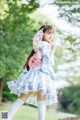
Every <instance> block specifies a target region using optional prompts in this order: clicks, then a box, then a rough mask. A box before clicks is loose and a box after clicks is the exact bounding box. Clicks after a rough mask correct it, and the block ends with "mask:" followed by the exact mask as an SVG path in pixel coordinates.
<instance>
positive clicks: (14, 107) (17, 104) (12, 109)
mask: <svg viewBox="0 0 80 120" xmlns="http://www.w3.org/2000/svg"><path fill="white" fill-rule="evenodd" d="M23 104H24V101H23V100H21V99H20V98H18V99H17V100H16V101H15V102H14V103H13V104H12V106H11V107H10V109H9V111H8V120H12V118H13V117H14V115H15V114H16V112H17V111H18V109H19V108H20V107H21V106H22V105H23Z"/></svg>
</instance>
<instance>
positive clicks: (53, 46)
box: [50, 42, 56, 52]
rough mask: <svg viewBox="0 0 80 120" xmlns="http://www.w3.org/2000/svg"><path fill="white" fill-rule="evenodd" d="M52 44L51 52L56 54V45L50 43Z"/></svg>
mask: <svg viewBox="0 0 80 120" xmlns="http://www.w3.org/2000/svg"><path fill="white" fill-rule="evenodd" d="M50 44H51V52H54V51H55V47H56V46H55V44H54V43H53V42H51V43H50Z"/></svg>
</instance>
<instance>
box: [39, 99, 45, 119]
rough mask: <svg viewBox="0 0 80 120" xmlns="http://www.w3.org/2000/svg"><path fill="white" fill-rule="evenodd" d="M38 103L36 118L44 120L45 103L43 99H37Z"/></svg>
mask: <svg viewBox="0 0 80 120" xmlns="http://www.w3.org/2000/svg"><path fill="white" fill-rule="evenodd" d="M37 103H38V120H45V112H46V105H45V100H43V101H41V100H40V101H39V100H38V101H37Z"/></svg>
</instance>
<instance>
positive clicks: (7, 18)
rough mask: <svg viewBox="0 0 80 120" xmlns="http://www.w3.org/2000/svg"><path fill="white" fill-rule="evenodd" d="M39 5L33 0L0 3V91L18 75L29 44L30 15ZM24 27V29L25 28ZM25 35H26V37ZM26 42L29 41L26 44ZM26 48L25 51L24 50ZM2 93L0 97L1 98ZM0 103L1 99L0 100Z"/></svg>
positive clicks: (5, 0)
mask: <svg viewBox="0 0 80 120" xmlns="http://www.w3.org/2000/svg"><path fill="white" fill-rule="evenodd" d="M38 7H39V4H38V3H36V2H35V0H30V1H28V4H22V0H4V1H2V0H1V1H0V90H1V91H2V88H3V84H2V81H3V80H4V79H5V81H4V83H5V82H6V81H8V80H10V79H11V78H12V76H13V77H15V78H16V76H17V75H18V74H19V73H20V71H19V70H20V67H21V66H20V64H21V65H22V66H23V62H25V57H26V53H27V52H29V50H28V46H30V44H31V40H30V38H31V37H32V35H33V34H32V35H30V31H29V29H30V30H31V27H32V25H31V23H33V22H34V21H33V20H30V18H29V14H31V13H32V12H33V11H34V10H36V8H38ZM25 26H26V27H25ZM26 33H27V35H26ZM26 40H27V41H26ZM28 40H30V41H29V42H28ZM24 48H26V49H24ZM1 95H2V92H1V93H0V97H1V98H2V96H1ZM0 101H1V99H0Z"/></svg>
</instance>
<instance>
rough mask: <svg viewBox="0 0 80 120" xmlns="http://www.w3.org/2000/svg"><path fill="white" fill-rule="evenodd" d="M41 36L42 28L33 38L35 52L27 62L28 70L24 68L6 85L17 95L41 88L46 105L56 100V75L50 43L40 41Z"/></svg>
mask: <svg viewBox="0 0 80 120" xmlns="http://www.w3.org/2000/svg"><path fill="white" fill-rule="evenodd" d="M42 37H43V30H40V31H38V32H37V33H36V35H35V36H34V38H33V49H34V51H35V54H34V55H33V56H32V57H31V58H30V60H29V62H28V65H29V67H30V69H29V71H28V70H27V69H26V68H24V69H23V70H22V72H21V74H20V76H19V77H18V78H17V79H16V80H12V81H9V82H7V85H8V87H9V89H10V92H11V93H13V94H16V95H18V96H20V94H21V93H27V92H31V91H34V92H36V91H39V90H41V91H42V93H43V94H44V95H46V98H45V103H46V105H51V104H53V103H56V102H57V91H56V88H55V80H56V75H55V72H54V69H53V63H54V54H53V53H51V52H50V50H51V45H50V43H48V42H46V41H42ZM29 99H30V98H29ZM36 100H37V97H36Z"/></svg>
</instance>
